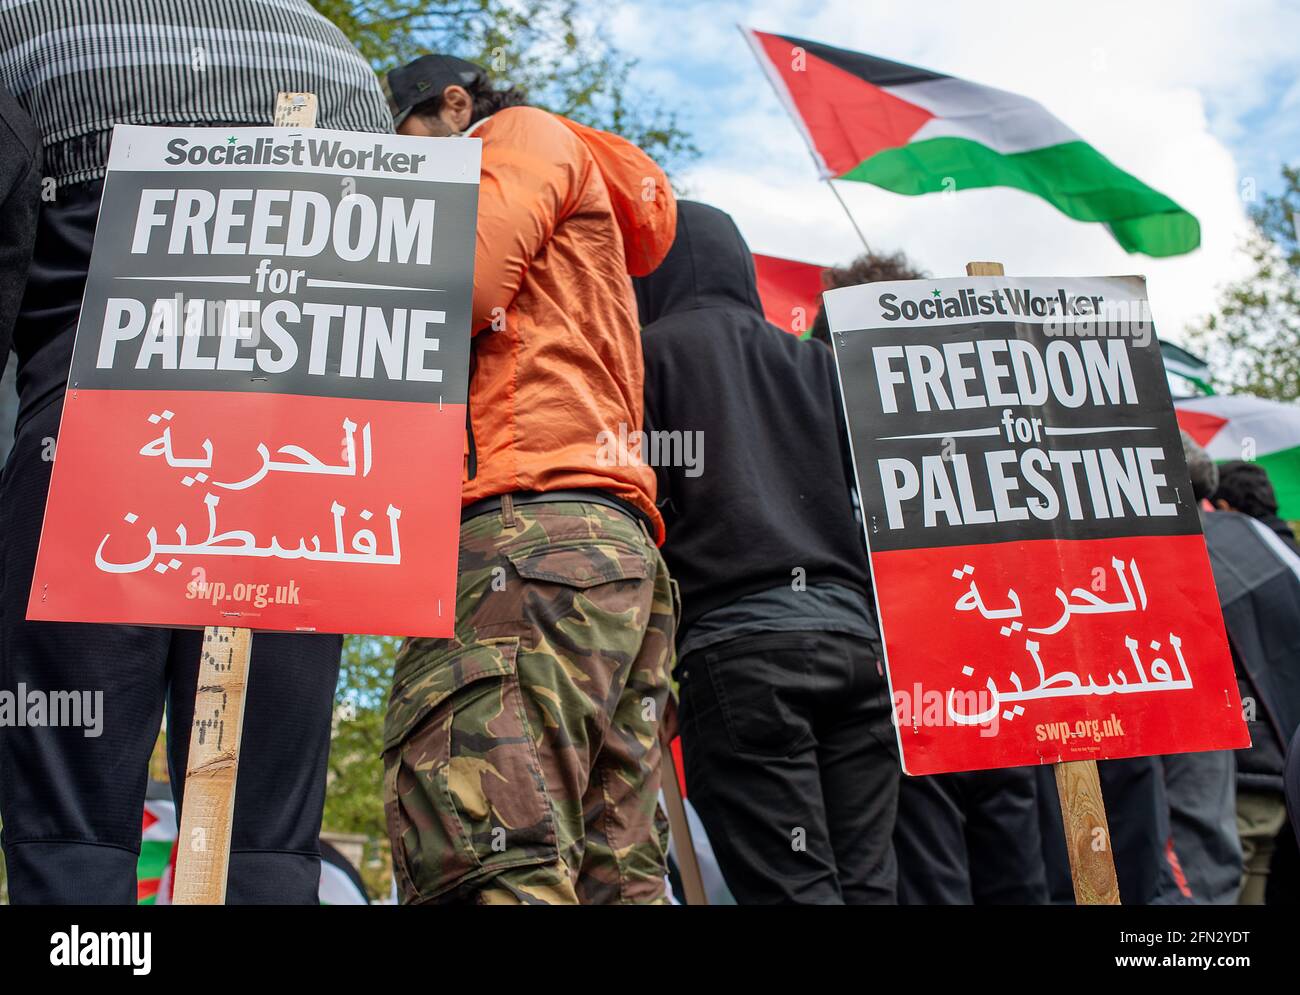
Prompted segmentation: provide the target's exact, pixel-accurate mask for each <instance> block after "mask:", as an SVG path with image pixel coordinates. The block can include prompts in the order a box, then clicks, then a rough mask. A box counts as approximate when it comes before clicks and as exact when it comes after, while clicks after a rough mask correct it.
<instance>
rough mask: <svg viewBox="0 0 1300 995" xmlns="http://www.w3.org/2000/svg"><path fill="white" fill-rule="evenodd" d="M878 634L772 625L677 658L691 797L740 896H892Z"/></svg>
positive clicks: (880, 900)
mask: <svg viewBox="0 0 1300 995" xmlns="http://www.w3.org/2000/svg"><path fill="white" fill-rule="evenodd" d="M880 657H881V652H880V646H879V644H878V643H875V642H871V641H867V640H863V639H857V638H854V637H852V636H846V635H839V634H835V633H812V632H807V633H804V632H800V633H773V634H766V635H759V636H750V637H745V638H741V639H732V640H729V641H727V642H725V643H721V644H719V645H717V646H714V647H710V648H708V649H706V650H701V651H699V652H697V653H691V654H690V655H689V656H687V657H685V658H683V660H682V661H681V663H680V664H679V666H678V669H677V677H678V679H679V681H680V682H681V701H680V706H679V717H680V718H679V723H680V727H681V735H682V753H683V758H684V760H685V767H686V787H687V791H688V793H689V794H690V799H691V803H692V804H693V805H694V806H695V810H696V811H697V812H698V813H699V816H700V818H701V819H702V820H703V822H704V827H705V829H706V830H707V832H708V834H709V841H710V843H712V845H713V849H714V852H715V853H716V855H717V858H718V864H719V865H720V867H721V869H722V874H723V877H724V878H726V881H727V885H728V887H730V889H731V891H732V894H734V895H735V897H736V900H737V901H738V902H739V903H740V904H742V905H748V904H754V905H759V904H791V903H798V904H827V905H832V904H833V905H838V904H851V905H852V904H858V905H865V904H892V903H893V902H894V901H895V899H896V877H897V869H896V866H895V861H894V847H893V843H892V841H891V837H892V835H893V830H894V813H895V809H896V806H897V802H898V780H899V777H900V773H899V764H898V748H897V741H896V739H895V734H894V727H893V720H892V708H891V705H890V700H889V689H888V686H887V684H886V682H885V678H884V676H883V672H882V670H881V667H880V663H879V661H880Z"/></svg>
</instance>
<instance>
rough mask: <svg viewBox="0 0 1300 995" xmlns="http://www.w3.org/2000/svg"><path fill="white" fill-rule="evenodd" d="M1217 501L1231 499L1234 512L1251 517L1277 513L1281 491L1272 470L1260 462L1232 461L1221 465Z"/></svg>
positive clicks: (1216, 491) (1216, 494)
mask: <svg viewBox="0 0 1300 995" xmlns="http://www.w3.org/2000/svg"><path fill="white" fill-rule="evenodd" d="M1214 499H1215V500H1216V501H1227V502H1228V504H1229V505H1230V506H1231V507H1232V509H1233V510H1234V511H1240V512H1241V513H1242V514H1243V515H1249V516H1250V517H1251V518H1262V517H1264V516H1266V515H1276V514H1277V494H1275V493H1274V491H1273V484H1272V482H1271V481H1270V480H1269V479H1268V473H1267V472H1266V471H1265V470H1264V468H1263V467H1262V466H1260V465H1259V464H1258V463H1247V462H1246V461H1245V460H1237V459H1235V460H1229V461H1228V462H1226V463H1220V464H1219V486H1218V488H1216V489H1215V491H1214Z"/></svg>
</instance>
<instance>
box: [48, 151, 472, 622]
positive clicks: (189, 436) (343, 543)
mask: <svg viewBox="0 0 1300 995" xmlns="http://www.w3.org/2000/svg"><path fill="white" fill-rule="evenodd" d="M479 152H480V143H479V142H478V141H477V140H475V139H417V138H405V137H399V136H393V135H379V134H373V135H371V134H353V133H344V132H333V131H315V130H310V131H309V130H304V129H301V128H298V129H295V128H280V129H275V128H251V127H234V128H229V129H189V128H171V127H167V128H144V127H130V126H122V125H119V126H118V127H117V128H116V129H115V131H114V137H113V144H112V151H111V154H110V158H109V162H108V174H107V177H106V180H105V186H104V195H103V203H102V207H101V211H100V218H99V224H98V228H97V234H96V239H95V245H94V251H93V255H92V259H91V266H90V275H89V279H88V280H87V284H86V291H85V298H84V301H83V306H82V312H81V319H80V323H79V325H78V329H77V337H76V345H75V348H74V355H73V360H72V371H71V377H70V379H69V384H68V393H67V399H66V401H65V405H64V411H63V420H62V424H61V428H60V433H59V439H58V444H57V459H56V462H55V467H54V472H53V479H52V483H51V489H50V496H49V501H48V504H47V508H46V515H45V524H44V529H43V532H42V537H41V547H40V552H39V556H38V559H37V565H36V571H35V576H34V581H33V585H32V591H31V596H30V602H29V605H28V617H29V618H31V619H39V620H62V621H91V622H118V623H141V624H157V625H176V626H199V625H212V626H238V627H242V628H252V629H274V630H288V631H329V632H366V633H381V634H400V635H415V634H419V635H432V636H445V635H450V634H451V632H452V629H453V609H454V603H455V583H456V556H457V540H458V532H459V512H460V484H461V476H462V466H463V453H464V448H463V447H464V438H465V408H466V396H467V395H466V380H467V369H468V357H469V338H470V336H469V323H470V318H469V314H470V301H471V295H472V289H473V260H474V244H475V219H476V212H477V195H478V186H477V184H478V177H479Z"/></svg>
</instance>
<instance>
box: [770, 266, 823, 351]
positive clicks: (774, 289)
mask: <svg viewBox="0 0 1300 995" xmlns="http://www.w3.org/2000/svg"><path fill="white" fill-rule="evenodd" d="M825 269H826V267H824V266H818V265H816V264H815V263H801V262H799V261H797V260H795V259H782V258H781V257H780V256H763V255H760V254H759V253H757V252H755V253H754V276H755V278H756V279H757V281H758V297H759V300H761V301H762V302H763V317H764V318H766V319H767V320H768V321H770V322H771V323H772V324H774V325H776V327H777V328H780V329H783V330H784V331H787V332H790V333H791V334H793V335H798V336H801V337H802V336H803V335H806V334H807V333H808V330H809V329H810V328H812V323H813V319H814V318H816V317H817V310H818V308H820V307H821V303H822V272H823V271H824V270H825Z"/></svg>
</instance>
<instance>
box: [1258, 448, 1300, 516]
mask: <svg viewBox="0 0 1300 995" xmlns="http://www.w3.org/2000/svg"><path fill="white" fill-rule="evenodd" d="M1255 462H1256V463H1258V464H1259V465H1260V466H1262V467H1263V468H1264V472H1265V473H1267V474H1268V480H1269V483H1271V484H1272V485H1273V493H1274V494H1276V495H1277V513H1278V515H1279V516H1280V517H1282V518H1285V519H1286V520H1287V521H1288V522H1295V521H1300V447H1297V448H1295V449H1279V450H1278V451H1277V452H1272V453H1264V454H1263V455H1260V456H1257V457H1256V458H1255Z"/></svg>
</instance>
